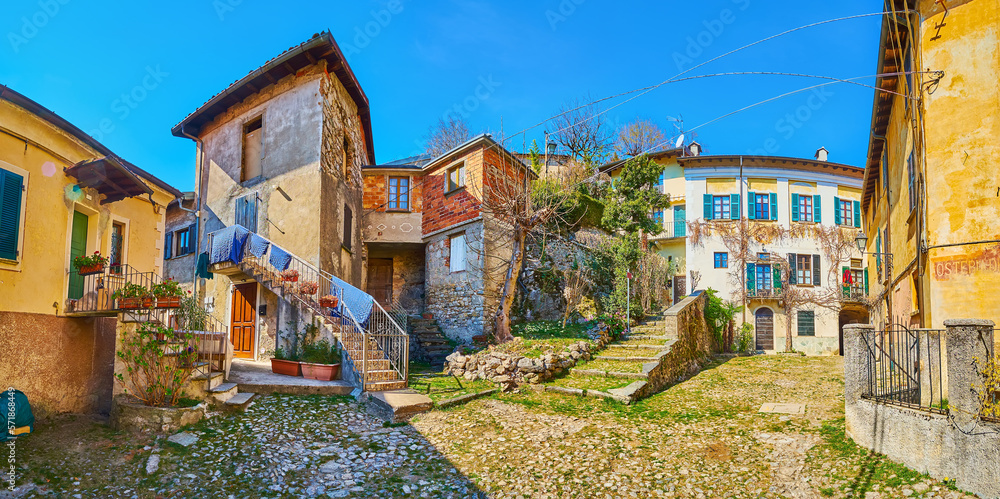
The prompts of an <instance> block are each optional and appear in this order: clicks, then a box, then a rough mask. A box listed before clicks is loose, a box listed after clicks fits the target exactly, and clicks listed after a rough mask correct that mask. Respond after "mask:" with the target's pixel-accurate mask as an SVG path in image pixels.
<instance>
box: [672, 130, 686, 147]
mask: <svg viewBox="0 0 1000 499" xmlns="http://www.w3.org/2000/svg"><path fill="white" fill-rule="evenodd" d="M682 145H684V134H683V133H682V134H681V136H680V137H677V142H675V143H674V149H677V148H678V147H680V146H682Z"/></svg>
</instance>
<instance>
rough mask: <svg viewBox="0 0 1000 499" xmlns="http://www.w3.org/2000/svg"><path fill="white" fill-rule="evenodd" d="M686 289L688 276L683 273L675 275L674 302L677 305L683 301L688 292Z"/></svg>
mask: <svg viewBox="0 0 1000 499" xmlns="http://www.w3.org/2000/svg"><path fill="white" fill-rule="evenodd" d="M685 289H687V277H685V276H683V275H675V276H674V304H675V305H676V304H677V302H679V301H681V298H683V297H684V295H686V294H687V293H685V291H684V290H685Z"/></svg>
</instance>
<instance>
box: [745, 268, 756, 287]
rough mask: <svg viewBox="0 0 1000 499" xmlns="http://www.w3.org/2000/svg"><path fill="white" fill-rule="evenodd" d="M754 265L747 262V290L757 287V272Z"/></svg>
mask: <svg viewBox="0 0 1000 499" xmlns="http://www.w3.org/2000/svg"><path fill="white" fill-rule="evenodd" d="M755 268H756V265H754V264H752V263H748V264H747V290H749V291H753V290H754V289H756V288H757V282H756V280H757V274H756V272H755V270H754V269H755Z"/></svg>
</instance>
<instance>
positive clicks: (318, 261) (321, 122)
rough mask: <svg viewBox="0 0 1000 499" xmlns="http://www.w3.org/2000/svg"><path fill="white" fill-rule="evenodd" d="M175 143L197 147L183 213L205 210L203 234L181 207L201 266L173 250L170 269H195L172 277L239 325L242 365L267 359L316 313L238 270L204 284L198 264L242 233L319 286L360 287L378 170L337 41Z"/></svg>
mask: <svg viewBox="0 0 1000 499" xmlns="http://www.w3.org/2000/svg"><path fill="white" fill-rule="evenodd" d="M172 133H173V134H174V135H175V136H177V137H182V138H189V139H191V140H193V141H194V142H195V145H196V152H197V161H196V172H197V173H196V182H195V184H196V188H195V192H194V195H193V197H192V199H190V200H183V201H180V202H179V203H181V202H182V203H184V205H183V207H184V208H187V209H194V210H196V213H197V217H196V218H197V223H188V222H190V221H191V217H190V216H189V215H187V214H185V213H183V210H181V207H182V206H181V205H180V204H177V205H175V206H173V207H172V208H173V209H174V211H176V213H177V214H176V220H178V221H177V223H178V226H177V227H179V228H180V229H181V230H184V229H185V228H186V227H187V228H189V229H188V230H190V228H193V229H194V231H193V233H191V234H190V235H188V236H186V237H188V238H190V239H189V241H190V243H189V244H191V245H192V247H193V248H196V249H195V251H194V252H195V253H197V255H195V256H194V257H188V256H187V253H186V252H185V253H184V254H183V255H178V254H177V252H176V251H175V252H174V258H173V259H171V263H174V261H173V260H177V259H178V258H189V259H190V263H185V264H180V262H177V263H178V265H177V266H171V268H170V275H171V277H173V278H175V279H176V280H178V281H181V282H183V283H186V285H189V286H192V287H193V288H194V289H195V292H196V294H197V295H198V296H199V297H201V299H203V300H204V303H205V305H206V306H207V307H209V309H211V310H213V311H214V313H215V315H216V316H217V317H218V318H220V319H222V320H224V321H226V322H227V323H228V324H229V325H230V331H231V335H232V340H233V345H234V348H235V356H236V357H237V358H250V359H257V358H261V357H263V356H265V354H266V353H267V352H268V351H269V350H271V349H273V348H274V347H275V345H276V341H277V338H278V332H279V329H280V330H284V329H286V325H287V324H288V323H289V322H290V321H291V322H296V323H297V322H299V321H308V320H311V319H310V317H311V314H308V313H307V314H302V313H301V312H302V310H301V307H298V306H297V305H296V304H295V303H294V302H293V301H289V300H285V299H282V298H281V297H280V296H279V294H278V293H276V291H275V289H274V288H273V284H274V283H271V284H272V286H267V285H262V283H260V282H259V281H258V280H257V279H255V278H254V277H253V276H251V275H247V274H246V273H244V272H242V271H241V270H240V268H239V267H237V266H230V267H226V268H213V269H212V270H213V273H212V274H209V273H207V272H202V273H201V274H199V277H198V278H197V279H195V277H194V276H193V274H192V272H191V265H192V264H196V263H199V262H196V259H199V258H200V259H206V258H208V255H209V252H210V250H211V244H212V237H211V234H213V233H215V232H217V231H220V230H222V229H224V228H227V227H232V226H236V225H239V226H242V227H243V228H245V229H247V230H248V231H249V232H250V233H253V234H255V235H257V236H260V237H262V238H264V239H266V240H267V241H269V243H270V244H273V245H274V246H275V247H280V248H281V249H282V250H283V251H284V252H286V253H287V254H290V255H292V256H293V259H294V261H296V262H301V263H302V265H304V266H307V267H308V268H309V269H312V270H313V271H316V272H318V273H319V274H321V275H329V276H336V277H338V278H340V279H343V281H345V282H346V283H347V284H348V285H353V286H361V285H362V282H363V278H364V276H363V246H362V242H361V235H360V234H361V231H360V229H361V224H360V220H361V216H360V215H361V167H362V165H366V164H371V163H373V162H374V156H375V152H374V145H373V142H372V130H371V119H370V114H369V105H368V98H367V97H366V96H365V94H364V91H363V90H362V89H361V85H360V84H359V83H358V80H357V78H356V77H355V75H354V73H353V71H352V70H351V68H350V66H349V65H348V64H347V61H346V59H345V57H344V54H343V53H342V51H341V49H340V47H339V46H338V45H337V43H336V41H334V39H333V36H332V35H331V34H330V33H329V32H323V33H320V34H317V35H314V36H313V37H312V38H310V39H309V40H307V41H306V42H304V43H302V44H300V45H297V46H295V47H292V48H290V49H288V50H286V51H284V52H282V53H281V54H280V55H278V56H277V57H275V58H273V59H271V60H270V61H267V62H266V63H265V64H264V65H263V66H261V67H259V68H257V69H255V70H254V71H252V72H251V73H250V74H248V75H247V76H244V77H243V78H240V79H239V80H238V81H236V82H235V83H233V84H232V85H230V86H229V87H227V88H226V89H225V90H223V91H222V92H220V93H219V94H217V95H215V96H214V97H212V98H211V99H210V100H209V101H208V102H206V103H205V104H203V105H202V106H200V107H199V108H198V109H197V110H195V111H194V112H193V113H191V114H190V115H188V116H187V117H185V118H184V119H183V120H182V121H181V122H180V123H178V124H177V125H176V126H174V127H173V129H172ZM172 219H174V217H172ZM172 228H174V227H172ZM173 237H174V245H175V247H176V246H177V244H178V240H177V233H176V232H174V236H173ZM200 263H204V262H200ZM286 265H287V263H286ZM210 277H211V278H210Z"/></svg>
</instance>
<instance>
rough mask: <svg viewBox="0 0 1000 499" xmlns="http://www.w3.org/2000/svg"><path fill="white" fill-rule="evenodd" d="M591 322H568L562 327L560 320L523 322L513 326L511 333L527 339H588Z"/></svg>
mask: <svg viewBox="0 0 1000 499" xmlns="http://www.w3.org/2000/svg"><path fill="white" fill-rule="evenodd" d="M591 324H592V323H591V322H584V323H583V324H566V327H562V326H561V325H560V323H559V322H558V321H532V322H522V323H520V324H514V325H512V326H511V328H510V329H511V333H512V334H513V335H514V336H520V337H522V338H524V339H525V340H548V339H552V338H571V339H587V329H589V328H590V326H591Z"/></svg>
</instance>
